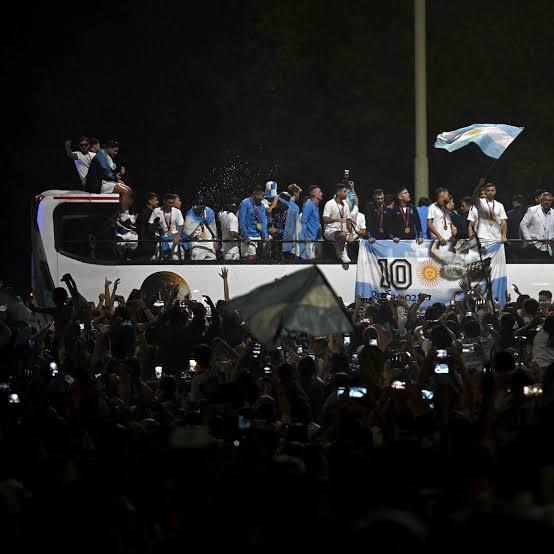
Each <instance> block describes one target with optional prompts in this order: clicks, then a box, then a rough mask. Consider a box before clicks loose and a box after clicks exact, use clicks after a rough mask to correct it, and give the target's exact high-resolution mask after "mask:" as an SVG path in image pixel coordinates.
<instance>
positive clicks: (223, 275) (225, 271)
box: [218, 267, 229, 281]
mask: <svg viewBox="0 0 554 554" xmlns="http://www.w3.org/2000/svg"><path fill="white" fill-rule="evenodd" d="M218 275H219V276H220V277H221V278H222V279H223V280H224V281H227V276H228V275H229V270H228V269H227V268H226V267H222V268H221V273H219V274H218Z"/></svg>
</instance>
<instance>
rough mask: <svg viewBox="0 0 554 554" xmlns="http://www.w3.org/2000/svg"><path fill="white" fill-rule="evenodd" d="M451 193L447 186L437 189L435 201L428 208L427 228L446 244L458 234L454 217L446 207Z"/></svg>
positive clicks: (441, 242) (433, 236)
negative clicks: (453, 221)
mask: <svg viewBox="0 0 554 554" xmlns="http://www.w3.org/2000/svg"><path fill="white" fill-rule="evenodd" d="M449 198H450V195H449V194H448V190H447V189H445V188H438V189H437V190H435V200H436V201H435V202H434V203H433V204H431V205H430V206H429V208H428V210H427V229H428V230H429V234H430V236H431V238H436V239H438V241H439V243H440V245H441V246H444V245H445V244H446V243H447V242H448V241H449V240H450V239H451V237H452V235H455V234H456V232H455V231H456V228H455V227H453V226H452V219H451V217H450V213H449V211H448V210H447V209H446V203H447V202H448V200H449Z"/></svg>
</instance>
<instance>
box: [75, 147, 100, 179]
mask: <svg viewBox="0 0 554 554" xmlns="http://www.w3.org/2000/svg"><path fill="white" fill-rule="evenodd" d="M73 154H75V155H76V156H77V159H76V160H75V167H76V168H77V173H78V174H79V178H80V179H81V183H82V184H83V185H84V184H85V180H86V178H87V173H88V168H89V167H90V162H92V158H94V156H96V154H95V153H94V152H88V153H87V154H83V153H82V152H73Z"/></svg>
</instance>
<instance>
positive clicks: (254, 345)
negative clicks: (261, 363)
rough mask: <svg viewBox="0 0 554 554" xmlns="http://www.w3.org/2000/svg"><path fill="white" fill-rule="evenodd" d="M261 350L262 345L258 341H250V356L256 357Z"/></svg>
mask: <svg viewBox="0 0 554 554" xmlns="http://www.w3.org/2000/svg"><path fill="white" fill-rule="evenodd" d="M261 352H262V345H261V344H260V343H259V342H254V343H252V357H253V358H257V357H258V356H259V355H260V354H261Z"/></svg>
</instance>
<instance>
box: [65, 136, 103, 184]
mask: <svg viewBox="0 0 554 554" xmlns="http://www.w3.org/2000/svg"><path fill="white" fill-rule="evenodd" d="M99 150H100V143H99V142H98V139H95V138H91V139H89V138H88V137H81V138H80V139H79V150H76V151H74V152H73V151H72V150H71V141H70V140H66V141H65V153H66V154H67V157H68V158H70V159H71V160H74V162H75V167H76V169H77V173H78V174H79V179H81V185H83V186H85V180H86V177H87V173H88V170H89V167H90V164H91V162H92V160H93V158H94V156H96V153H97V152H98V151H99Z"/></svg>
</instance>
